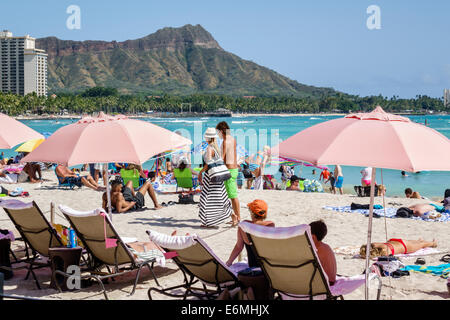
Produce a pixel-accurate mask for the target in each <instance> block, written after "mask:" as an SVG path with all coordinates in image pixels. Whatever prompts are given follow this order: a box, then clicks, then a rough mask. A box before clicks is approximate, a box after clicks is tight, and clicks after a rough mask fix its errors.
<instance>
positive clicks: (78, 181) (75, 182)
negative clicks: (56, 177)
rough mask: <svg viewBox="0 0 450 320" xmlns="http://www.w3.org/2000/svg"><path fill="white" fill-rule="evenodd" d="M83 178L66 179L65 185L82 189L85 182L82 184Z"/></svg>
mask: <svg viewBox="0 0 450 320" xmlns="http://www.w3.org/2000/svg"><path fill="white" fill-rule="evenodd" d="M81 178H83V177H68V178H66V179H64V182H63V183H66V182H67V183H69V184H73V185H75V186H77V187H78V188H81V187H82V186H83V182H81Z"/></svg>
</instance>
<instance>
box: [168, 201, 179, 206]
mask: <svg viewBox="0 0 450 320" xmlns="http://www.w3.org/2000/svg"><path fill="white" fill-rule="evenodd" d="M167 204H168V205H169V206H174V205H176V204H177V203H176V202H174V201H169V202H167Z"/></svg>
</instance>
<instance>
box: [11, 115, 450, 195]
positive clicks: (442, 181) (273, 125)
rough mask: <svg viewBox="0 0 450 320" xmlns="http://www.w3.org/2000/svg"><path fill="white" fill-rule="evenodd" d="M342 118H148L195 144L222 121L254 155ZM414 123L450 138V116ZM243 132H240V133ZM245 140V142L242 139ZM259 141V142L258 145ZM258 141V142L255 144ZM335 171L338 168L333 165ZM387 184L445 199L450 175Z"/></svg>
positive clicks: (306, 171)
mask: <svg viewBox="0 0 450 320" xmlns="http://www.w3.org/2000/svg"><path fill="white" fill-rule="evenodd" d="M339 117H340V116H319V115H315V116H287V117H286V116H282V117H280V116H251V117H232V118H205V117H204V118H145V119H142V120H144V121H149V122H151V123H154V124H156V125H159V126H161V127H164V128H166V129H168V130H172V131H174V130H181V131H182V132H183V135H185V136H186V135H187V136H188V137H189V138H190V139H191V140H193V141H194V145H195V144H198V143H200V142H201V139H202V133H203V132H204V131H205V130H206V128H208V127H215V126H216V125H217V123H219V122H220V121H227V122H228V123H229V124H230V127H231V129H232V130H235V133H239V134H240V136H241V137H242V136H243V135H242V134H245V139H244V140H243V139H242V138H238V143H240V144H242V145H243V146H244V147H245V148H246V149H247V150H249V152H250V153H251V154H253V153H254V152H256V151H257V150H258V149H259V150H261V149H262V147H263V146H264V145H270V146H274V145H275V144H277V143H279V141H280V139H281V140H285V139H287V138H289V137H290V136H292V135H294V134H296V133H297V132H299V131H301V130H304V129H306V128H308V127H310V126H313V125H315V124H318V123H321V122H324V121H328V120H332V119H335V118H339ZM409 118H410V119H411V120H412V121H414V122H419V123H424V122H425V119H426V120H427V122H428V124H429V125H430V127H432V128H433V129H436V130H437V131H439V132H441V133H442V134H443V135H445V136H446V137H449V138H450V116H449V115H445V116H444V115H427V116H410V117H409ZM74 121H75V120H69V119H61V120H24V121H22V122H23V123H25V124H26V125H28V126H29V127H31V128H33V129H35V130H36V131H38V132H41V133H44V132H49V133H53V132H55V131H56V130H58V129H59V128H61V127H62V126H65V125H68V124H71V123H73V122H74ZM237 130H240V131H237ZM239 139H241V140H239ZM255 141H256V142H255ZM252 142H254V143H252ZM2 151H3V152H4V153H5V155H6V156H11V155H14V154H15V153H14V152H13V151H12V150H2ZM152 164H153V162H152V161H149V162H146V163H145V164H144V168H147V169H149V168H150V167H151V166H152ZM312 169H313V168H311V167H301V166H297V167H296V168H295V172H296V174H297V175H298V176H301V177H303V178H309V179H313V178H316V179H318V177H319V175H320V170H319V169H316V175H313V174H312ZM330 169H332V170H333V169H334V166H332V165H331V166H330ZM361 169H362V167H349V166H343V172H344V189H345V190H346V191H347V192H352V193H354V191H353V186H354V185H360V183H361V182H360V180H361V174H360V171H361ZM267 170H269V172H270V171H271V172H272V173H275V177H276V178H278V179H279V173H278V172H277V170H278V166H273V167H272V168H268V169H267ZM382 173H383V182H384V184H385V185H386V187H387V195H388V196H396V195H398V196H403V195H404V193H403V192H404V189H405V188H407V187H410V188H412V189H413V190H415V191H419V192H420V194H422V195H423V196H427V197H443V195H444V190H445V189H446V188H450V172H421V173H408V175H409V176H408V177H402V176H401V174H400V171H397V170H388V169H383V170H382ZM377 182H378V183H381V171H380V170H379V169H378V170H377Z"/></svg>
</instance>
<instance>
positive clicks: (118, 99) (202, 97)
mask: <svg viewBox="0 0 450 320" xmlns="http://www.w3.org/2000/svg"><path fill="white" fill-rule="evenodd" d="M378 105H380V106H382V107H383V108H384V109H385V110H386V111H389V112H409V113H423V112H429V111H433V112H449V111H450V106H444V102H443V99H442V98H432V97H428V96H422V95H418V96H416V97H415V98H411V99H401V98H399V97H397V96H393V97H391V98H387V97H383V96H381V95H379V96H368V97H359V96H355V95H347V94H342V93H337V94H335V95H331V96H330V95H328V96H322V97H317V98H311V97H305V98H299V97H293V96H289V97H288V96H267V97H264V96H257V97H242V96H240V97H235V96H228V95H214V94H193V95H189V96H176V95H161V96H154V95H144V94H140V95H123V94H120V93H119V92H118V91H117V89H113V88H101V87H96V88H91V89H88V90H86V91H84V92H81V93H77V94H72V93H60V94H57V95H49V96H48V97H44V96H41V97H40V96H37V95H36V94H35V93H31V94H28V95H26V96H19V95H15V94H11V93H0V112H2V113H6V114H8V115H11V116H18V115H25V114H27V113H31V114H48V115H61V114H63V113H69V114H83V113H93V112H99V111H104V112H107V113H123V114H138V113H146V112H148V111H153V112H156V113H158V112H170V113H177V112H180V111H181V109H182V110H183V111H184V112H187V111H189V110H190V111H191V112H195V113H205V112H214V111H216V110H217V109H219V108H223V109H227V110H230V111H232V112H235V113H335V112H342V113H348V112H367V111H371V110H372V109H373V108H374V107H376V106H378Z"/></svg>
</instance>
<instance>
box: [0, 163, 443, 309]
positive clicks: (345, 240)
mask: <svg viewBox="0 0 450 320" xmlns="http://www.w3.org/2000/svg"><path fill="white" fill-rule="evenodd" d="M44 180H45V181H44V182H43V183H42V185H39V184H28V183H27V184H17V185H5V187H7V188H9V189H10V190H13V189H14V188H15V187H17V186H20V187H22V188H24V189H25V190H26V191H28V192H29V193H30V197H29V198H17V199H20V200H22V201H25V202H29V201H32V200H34V201H36V203H37V204H38V205H39V207H40V208H41V209H42V211H43V212H44V214H45V216H46V217H47V218H48V219H50V203H51V202H54V203H55V204H56V206H57V205H59V204H64V205H67V206H69V207H72V208H73V209H76V210H80V211H87V210H92V209H95V208H97V207H100V205H101V195H102V194H101V192H96V191H93V190H91V189H88V188H86V187H83V188H81V189H75V190H72V191H71V190H62V189H58V188H57V181H56V177H55V175H54V173H53V171H46V172H44ZM198 197H199V196H196V197H195V198H196V199H195V200H196V201H198ZM239 199H240V202H241V207H242V210H241V215H242V218H243V219H248V218H249V214H248V210H247V209H244V207H245V205H246V204H247V203H248V202H250V201H252V200H254V199H264V200H266V201H267V203H268V205H269V219H270V220H272V221H274V222H275V223H276V225H277V226H280V227H281V226H293V225H298V224H304V223H310V222H312V221H314V220H317V219H323V220H324V221H325V222H326V224H327V225H328V235H327V237H326V238H325V240H324V241H325V242H326V243H328V244H329V245H330V246H331V247H332V248H337V247H343V246H358V247H359V246H360V245H361V244H363V243H365V242H366V239H367V223H368V218H366V217H365V216H364V215H361V214H356V213H339V212H334V211H329V210H324V209H322V207H323V206H325V205H333V206H345V205H350V204H351V203H352V202H356V203H361V204H368V203H369V198H357V197H356V196H355V195H343V196H340V195H332V194H329V193H301V192H295V191H272V190H264V191H253V190H240V193H239ZM145 200H146V205H147V207H148V208H152V207H153V205H152V203H151V201H150V199H149V197H148V196H146V199H145ZM158 200H159V202H160V203H161V202H163V201H164V202H168V201H170V200H172V201H177V200H178V198H177V196H176V195H158ZM391 201H394V202H396V203H398V204H402V206H407V205H410V204H413V203H420V202H424V200H414V199H405V198H386V204H388V203H389V202H391ZM375 203H376V204H382V198H380V197H378V198H376V202H375ZM387 206H389V205H387ZM0 212H1V213H0V229H10V230H13V231H14V233H15V235H17V236H19V235H18V232H17V230H15V229H14V226H13V224H12V223H11V222H10V220H9V219H8V217H7V215H6V214H5V213H4V211H3V210H2V209H0ZM56 223H61V224H65V225H68V222H67V221H65V219H64V218H63V217H62V215H61V213H60V212H59V210H58V209H57V216H56ZM113 223H114V225H115V227H116V229H117V230H118V231H119V233H120V234H121V236H123V237H135V238H137V239H138V240H139V241H147V240H148V238H147V235H146V233H145V231H146V230H156V231H159V232H163V233H167V234H170V233H171V232H172V231H173V230H177V231H178V234H180V235H183V234H185V233H187V232H189V233H191V234H194V233H196V234H197V235H199V236H200V237H202V238H203V239H204V240H205V241H206V243H207V244H208V245H209V246H210V247H211V248H212V249H213V250H214V252H215V253H216V254H217V255H218V256H219V257H220V258H222V259H223V260H224V261H226V259H228V256H229V254H230V252H231V250H232V248H233V246H234V244H235V241H236V229H235V228H230V227H228V225H225V224H224V225H222V226H220V228H219V229H202V228H200V220H199V218H198V207H197V205H181V204H177V205H174V206H169V207H166V208H164V209H161V210H158V211H155V210H153V209H148V210H146V211H143V212H135V213H129V214H120V215H119V214H116V215H114V217H113ZM373 223H374V224H373V242H384V241H385V240H386V235H385V220H384V218H380V219H374V222H373ZM386 223H387V230H388V234H387V237H388V238H404V239H409V240H411V239H418V238H423V239H426V240H432V239H433V238H435V239H436V240H437V241H438V248H437V249H439V251H440V253H439V254H435V255H430V256H425V257H424V258H425V260H426V262H427V265H438V264H441V263H442V262H439V259H440V257H442V256H443V255H444V254H445V253H448V252H449V251H450V246H449V243H450V232H449V224H448V223H445V222H425V221H416V220H412V219H386ZM16 243H17V242H16ZM245 255H246V254H245V253H244V254H243V258H245ZM416 258H417V257H409V258H401V260H402V261H403V262H404V263H405V264H406V265H408V264H414V261H415V260H416ZM336 259H337V264H338V274H341V275H348V276H351V275H357V274H361V273H362V271H363V270H364V260H363V259H356V258H352V256H351V255H342V254H337V255H336ZM25 273H26V272H25V271H24V270H20V271H17V272H16V273H15V276H14V278H13V279H11V280H8V281H6V283H5V293H7V294H17V295H26V296H31V297H38V298H42V299H55V300H65V299H83V300H84V299H88V300H97V299H103V295H102V293H101V291H100V290H99V287H98V285H93V286H91V287H89V288H87V289H83V290H81V291H76V292H64V293H58V291H56V290H54V289H50V288H49V283H50V276H51V272H50V269H48V268H46V269H41V270H39V271H37V272H36V273H37V275H38V278H39V279H40V281H41V282H42V284H43V285H42V287H43V288H42V290H37V288H36V286H35V283H34V281H32V280H24V277H25ZM155 273H156V275H157V277H158V279H159V281H160V283H161V285H163V286H173V285H177V284H181V282H182V274H181V272H180V271H178V268H177V267H176V265H175V264H173V263H171V262H169V263H168V264H167V265H166V267H165V268H162V267H156V268H155ZM374 284H375V283H374ZM153 286H155V281H154V280H153V278H152V276H151V275H150V273H149V272H148V270H146V271H144V273H143V276H141V281H140V283H139V285H138V287H137V290H136V293H135V294H134V295H133V296H131V297H130V296H129V295H128V293H129V292H130V291H131V288H132V276H130V275H129V276H127V277H121V278H117V280H116V281H115V282H114V283H109V284H107V285H106V288H107V291H108V295H109V298H110V299H116V300H119V299H124V300H129V299H133V300H134V299H138V300H145V299H148V298H147V290H148V288H150V287H153ZM375 294H376V286H375V285H374V286H373V287H372V288H371V289H370V296H371V299H374V298H375ZM156 298H157V299H167V297H165V296H159V295H157V296H156ZM449 298H450V296H449V295H448V292H447V287H446V280H444V279H442V278H440V277H437V276H433V275H430V274H422V273H415V272H411V275H410V276H405V277H402V278H399V279H393V278H387V277H384V278H383V289H382V295H381V299H383V300H390V299H393V300H412V299H413V300H430V299H436V300H440V299H449ZM345 299H356V300H362V299H364V289H363V287H361V288H359V289H358V290H356V291H354V292H353V293H351V294H349V295H347V296H345Z"/></svg>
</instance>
